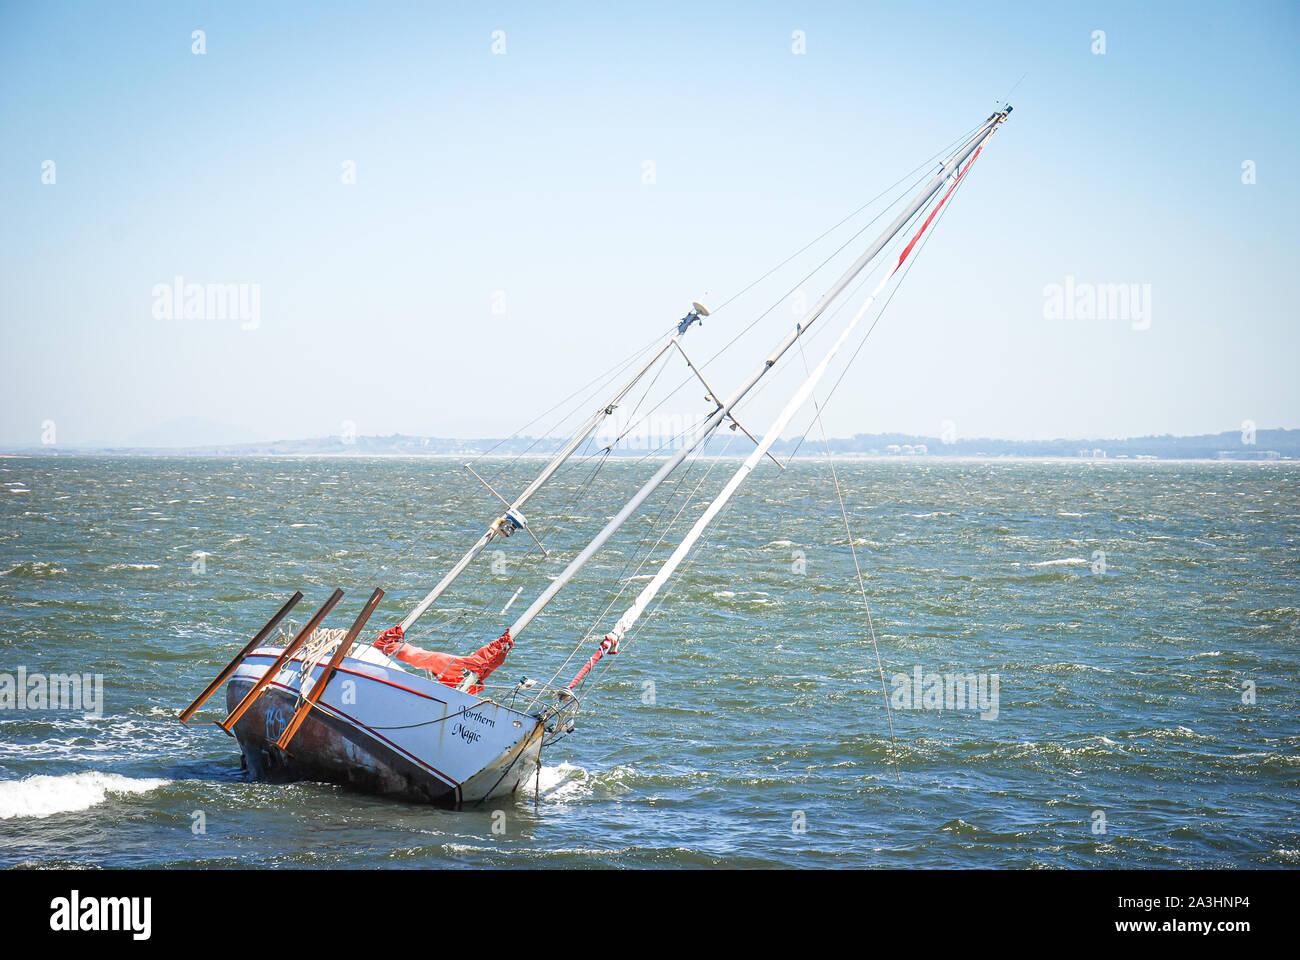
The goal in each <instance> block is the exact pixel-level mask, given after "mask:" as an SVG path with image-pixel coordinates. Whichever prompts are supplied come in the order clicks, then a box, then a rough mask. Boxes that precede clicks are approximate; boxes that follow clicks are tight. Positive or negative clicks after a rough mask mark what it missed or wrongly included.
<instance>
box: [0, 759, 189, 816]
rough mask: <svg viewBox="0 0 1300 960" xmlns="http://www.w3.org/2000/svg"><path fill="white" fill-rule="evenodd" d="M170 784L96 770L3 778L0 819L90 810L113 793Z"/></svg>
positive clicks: (142, 790)
mask: <svg viewBox="0 0 1300 960" xmlns="http://www.w3.org/2000/svg"><path fill="white" fill-rule="evenodd" d="M169 783H171V781H170V780H147V779H138V780H137V779H132V778H131V777H123V776H120V775H119V774H116V773H100V772H99V771H97V770H91V771H89V772H87V773H68V774H64V775H63V776H61V777H45V776H36V777H26V778H25V779H23V780H0V820H11V819H13V818H15V817H37V818H40V817H52V816H54V815H55V814H56V813H71V812H73V811H76V810H89V809H90V808H91V807H94V806H97V805H99V804H101V803H103V802H104V801H105V800H106V799H108V795H109V794H110V793H119V794H121V793H147V792H148V791H150V790H155V789H157V788H158V787H165V786H166V785H167V784H169Z"/></svg>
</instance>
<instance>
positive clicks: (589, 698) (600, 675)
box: [552, 176, 967, 778]
mask: <svg viewBox="0 0 1300 960" xmlns="http://www.w3.org/2000/svg"><path fill="white" fill-rule="evenodd" d="M965 179H967V177H965V176H963V177H962V178H961V180H965ZM961 186H962V184H961V181H958V183H957V189H956V190H954V191H953V194H952V200H953V202H952V203H949V204H947V205H946V206H945V207H944V208H943V209H942V210H940V211H939V216H938V218H937V219H936V221H935V223H934V229H933V230H931V231H927V233H926V235H925V236H924V237H923V238H922V241H921V244H920V246H919V247H918V249H917V250H916V255H915V256H914V257H913V258H912V259H911V261H910V262H909V263H908V265H907V266H906V267H905V268H904V270H903V274H902V276H901V277H900V278H899V280H898V283H896V284H894V285H893V287H892V289H891V291H890V294H889V296H888V297H887V298H886V299H885V302H884V303H883V304H882V305H881V308H880V310H879V312H878V313H877V315H876V317H875V318H874V320H873V321H872V323H871V326H870V327H869V328H868V329H867V332H866V333H865V334H864V335H863V338H862V340H861V342H859V344H858V346H857V348H856V349H855V350H854V352H853V354H852V356H851V357H850V358H849V360H848V363H846V364H845V367H844V370H843V371H841V373H840V376H839V378H838V379H837V380H836V381H835V384H834V386H833V387H832V389H831V391H830V393H828V394H827V398H826V402H829V400H830V397H831V396H832V395H833V394H834V392H835V390H836V388H838V386H839V384H840V383H841V382H842V381H843V379H844V377H845V376H846V375H847V373H848V370H849V368H850V367H851V366H852V365H853V362H854V361H855V360H856V359H857V357H858V355H859V354H860V353H861V351H862V348H863V346H864V345H865V343H866V340H867V338H868V337H870V335H871V333H872V331H873V330H875V328H876V326H877V325H878V324H879V323H880V320H881V319H882V318H883V317H884V314H885V312H886V310H888V308H889V305H890V304H891V303H892V302H893V299H894V296H895V295H896V294H897V292H898V290H899V289H901V287H902V284H903V281H905V280H906V279H907V275H908V274H909V273H911V271H912V268H913V267H914V266H915V265H916V263H917V262H918V261H919V260H920V258H921V255H922V253H923V252H924V250H925V248H926V246H928V245H929V241H930V238H931V237H933V236H934V235H935V233H937V232H938V227H939V223H940V222H942V220H943V218H944V216H946V215H947V213H948V210H950V209H951V208H952V206H954V205H955V200H956V195H957V194H958V193H960V192H961ZM939 202H941V201H940V200H939V199H938V197H937V195H936V197H935V198H933V199H932V201H931V203H930V204H928V205H927V207H928V208H930V209H933V207H934V205H935V204H936V203H939ZM921 212H923V211H918V213H921ZM917 219H919V217H918V218H917ZM903 239H905V238H903ZM901 242H902V241H901V240H900V241H899V243H898V244H895V247H894V249H895V250H896V249H897V247H898V245H901ZM881 262H889V258H882V261H881ZM863 283H865V279H864V280H863V281H861V282H859V283H858V284H857V287H856V288H855V290H854V293H856V292H857V291H858V290H860V289H861V286H862V284H863ZM851 300H852V296H850V297H848V298H846V300H845V301H842V302H841V304H840V307H837V309H836V311H835V312H838V309H840V308H841V307H843V305H844V303H846V302H848V301H851ZM832 315H834V314H833V313H832ZM802 339H803V338H802V337H799V338H797V340H796V342H799V343H800V350H801V353H802V349H803V345H802ZM804 365H805V369H806V368H807V357H806V355H805V356H804ZM814 406H815V408H816V410H817V413H816V418H815V422H818V423H821V407H822V406H824V404H821V405H819V404H817V401H816V399H815V398H814ZM812 425H813V422H809V424H808V427H807V428H806V429H805V431H804V436H803V438H802V439H801V440H800V441H799V444H798V445H797V446H796V448H795V452H796V453H797V452H798V449H799V447H801V446H802V444H803V441H804V440H805V439H807V434H808V431H810V430H811V429H812ZM823 436H824V437H825V428H824V424H823ZM826 442H827V449H828V452H829V439H827V441H826ZM793 457H794V454H791V457H790V458H789V459H793ZM715 463H716V459H715ZM831 469H832V475H833V476H834V463H833V461H832V464H831ZM835 486H836V493H837V496H838V498H839V502H840V510H841V516H842V517H843V519H844V523H845V532H846V534H847V536H848V540H849V547H850V551H851V552H852V555H853V562H854V569H855V572H856V574H857V578H858V586H859V590H860V592H861V594H862V600H863V605H864V608H865V609H866V613H867V623H868V628H869V631H870V635H871V642H872V647H873V649H874V650H875V653H876V664H877V669H878V671H879V673H880V680H881V687H882V692H884V693H885V709H886V714H887V716H888V719H889V729H890V745H891V753H892V754H893V757H892V759H893V761H894V775H895V777H896V778H897V777H899V771H898V759H897V756H898V751H897V744H896V741H895V734H894V726H893V713H892V710H891V709H890V705H889V700H888V693H887V689H886V687H885V680H884V664H883V660H882V658H881V657H880V648H879V644H878V642H877V639H876V634H875V627H874V623H873V621H872V618H871V611H870V604H869V602H868V600H867V595H866V587H865V583H864V581H863V577H862V572H861V567H860V565H859V562H858V557H857V550H856V547H855V545H854V543H853V537H852V531H851V529H850V527H849V522H848V515H847V509H846V507H845V503H844V499H843V493H842V491H841V489H840V486H839V482H838V477H836V478H835ZM730 506H731V504H730V503H728V504H727V505H726V506H724V508H723V510H722V511H721V513H720V514H719V517H718V518H715V519H720V517H721V515H722V514H725V513H726V512H727V511H728V509H729V507H730ZM661 539H662V538H661ZM657 546H658V544H656V547H657ZM701 546H702V544H701ZM698 555H699V550H698V549H697V550H695V551H693V552H692V554H691V556H689V557H687V558H686V561H685V563H684V565H683V567H682V568H681V570H680V571H679V577H678V578H675V579H674V581H673V582H671V583H669V585H668V590H667V591H665V592H664V593H663V594H661V595H660V596H659V597H658V598H657V600H656V602H655V604H654V606H653V608H652V609H651V610H650V611H648V615H647V616H645V617H643V618H642V619H641V620H640V621H639V622H638V623H637V624H636V625H634V627H633V630H632V633H631V635H629V636H627V637H625V638H624V642H625V643H629V642H631V641H632V640H633V639H634V638H635V637H636V636H637V635H638V634H639V633H640V631H641V628H642V627H643V626H644V625H645V623H646V621H648V620H650V619H653V617H654V616H655V615H656V614H657V613H658V610H659V608H660V607H661V606H662V605H663V603H664V601H665V600H667V598H668V597H669V596H670V595H671V594H672V592H673V590H674V589H675V588H676V585H677V579H680V576H681V575H684V574H685V573H686V569H687V568H688V567H689V566H691V565H693V564H694V562H695V560H696V558H697V557H698ZM602 616H603V615H602ZM571 658H572V655H570V659H571ZM567 662H568V661H566V663H567ZM604 663H605V661H604V660H603V659H602V661H601V662H600V663H599V664H598V665H597V667H598V669H597V676H594V677H592V682H591V685H590V686H589V687H588V688H587V690H586V697H585V700H586V702H587V703H588V705H590V704H591V703H592V702H593V696H594V693H595V690H596V688H597V687H598V686H599V684H600V681H601V680H603V679H604V676H605V672H606V671H604V670H601V669H599V667H601V666H603V665H604ZM552 682H554V681H552Z"/></svg>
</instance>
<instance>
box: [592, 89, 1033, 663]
mask: <svg viewBox="0 0 1300 960" xmlns="http://www.w3.org/2000/svg"><path fill="white" fill-rule="evenodd" d="M1006 112H1007V113H1010V109H1008V110H1007V111H1006ZM1005 120H1006V114H1002V115H1001V119H1000V120H998V122H997V124H995V125H994V126H993V127H992V129H990V130H988V132H987V133H985V134H984V135H983V139H982V140H981V142H980V144H979V145H978V146H977V147H976V148H975V151H974V153H973V154H972V155H971V158H970V161H969V162H968V163H967V164H966V166H965V167H962V168H961V169H960V171H959V172H958V173H957V175H956V177H955V178H954V179H953V182H952V184H951V185H950V186H949V187H948V191H947V193H945V194H944V195H943V199H942V200H940V201H939V203H938V204H937V205H936V206H935V208H934V209H933V210H931V211H930V215H929V217H927V218H926V220H925V223H923V224H922V225H921V228H920V229H919V230H917V231H916V234H915V236H913V237H912V239H911V241H910V242H909V243H908V244H907V246H906V247H904V248H903V251H902V252H901V253H900V254H899V255H898V260H896V261H895V262H894V264H893V266H891V267H890V268H889V272H888V273H886V274H885V276H884V277H883V278H882V279H881V281H880V283H879V284H878V285H877V286H876V289H875V290H873V291H872V293H871V296H869V297H868V298H867V299H866V301H865V302H864V303H863V304H862V306H861V307H859V308H858V310H857V312H856V313H855V314H854V315H853V319H852V320H851V321H849V324H848V326H846V327H845V328H844V331H843V332H842V333H841V334H840V336H839V339H838V340H836V341H835V343H834V345H833V346H832V347H831V348H830V350H829V351H827V353H826V356H825V357H823V358H822V360H821V362H820V363H819V364H818V365H817V367H816V369H814V370H813V371H812V373H810V374H809V375H808V379H807V380H805V381H804V383H803V385H802V386H800V387H799V389H798V390H797V391H796V392H795V394H794V396H793V397H791V398H790V402H789V403H787V404H786V406H785V408H784V409H783V410H782V411H781V413H780V414H779V415H778V416H777V418H776V420H774V421H773V422H772V425H771V426H770V427H768V429H767V433H765V434H764V435H763V439H762V441H761V442H760V443H759V445H758V446H757V447H756V448H755V449H754V451H753V452H752V453H751V454H750V455H749V456H748V457H746V458H745V461H744V462H743V463H742V464H741V466H740V468H739V469H738V470H737V471H736V472H735V474H734V475H733V476H732V477H731V479H730V480H728V481H727V484H726V486H724V487H723V488H722V491H721V492H720V493H719V494H718V496H717V497H716V498H715V499H714V501H713V502H712V503H710V504H709V505H708V507H707V508H705V510H704V512H703V513H701V514H700V516H699V517H697V518H696V520H695V523H694V525H693V526H692V527H691V529H690V532H688V533H687V534H686V536H685V537H684V538H683V539H682V541H681V543H679V544H678V545H677V549H675V550H674V551H673V552H672V554H671V555H670V556H669V557H668V559H667V560H665V561H664V563H663V565H662V566H661V567H660V568H659V570H658V571H657V572H656V573H655V575H654V576H653V577H652V578H651V579H650V581H649V582H648V583H647V584H646V585H645V586H644V587H643V588H642V589H641V592H640V593H639V594H638V595H637V597H636V599H635V600H634V601H632V605H631V606H630V607H628V608H627V610H625V611H624V612H623V615H622V616H621V617H619V618H618V621H617V622H616V623H615V624H614V627H613V629H612V630H610V632H609V633H608V634H607V635H606V637H605V639H604V641H602V643H601V646H600V649H599V650H598V651H597V652H596V654H595V655H594V656H593V657H592V659H591V660H590V661H588V663H587V664H586V665H585V666H584V667H583V669H582V670H581V671H579V673H578V674H577V676H575V677H574V679H573V682H572V683H571V684H570V688H572V687H574V686H577V684H579V683H580V682H582V678H583V677H584V676H586V674H587V672H588V671H589V670H590V669H591V668H592V667H593V666H595V664H596V662H597V661H599V660H600V658H601V656H603V655H604V654H605V653H606V652H607V651H609V650H611V649H612V650H614V651H615V652H617V650H618V643H619V641H620V640H622V639H623V636H624V635H625V634H626V633H627V631H628V630H629V629H630V628H631V627H632V625H633V624H634V623H636V621H637V619H638V618H639V617H640V616H641V614H642V613H643V612H645V609H646V607H647V606H648V605H649V604H650V602H651V601H652V600H654V598H655V596H656V595H657V594H658V593H659V591H660V589H661V588H662V587H663V585H664V584H665V583H667V582H668V579H669V578H670V577H672V575H673V573H674V572H676V570H677V568H678V566H680V565H681V562H682V561H683V560H684V559H685V558H686V555H687V554H688V553H690V551H691V549H692V548H693V547H694V546H695V543H696V541H698V540H699V538H700V536H701V535H702V534H703V533H704V531H705V529H706V528H707V527H708V526H709V524H710V523H712V522H713V521H714V519H715V518H716V517H717V516H718V514H719V513H720V512H721V511H722V508H723V507H724V506H726V504H727V501H729V500H730V499H731V496H732V494H734V493H735V492H736V490H737V489H739V487H740V485H741V484H742V483H743V482H744V481H745V479H746V478H747V477H748V476H749V474H750V473H751V472H752V471H753V469H754V467H756V466H757V465H758V462H759V461H760V460H761V459H762V458H763V457H764V456H765V455H766V453H767V451H768V450H769V449H770V448H771V446H772V444H773V443H775V442H776V441H777V439H779V438H780V436H781V432H782V431H783V430H785V428H786V427H787V426H788V425H789V423H790V420H791V419H792V418H793V417H794V415H795V414H796V413H798V412H799V410H800V408H802V407H803V405H804V404H805V403H807V402H808V398H809V397H810V396H812V392H813V390H814V389H815V388H816V387H817V383H818V381H820V380H821V378H822V376H823V375H824V374H825V373H826V370H827V368H828V367H829V366H830V363H831V361H832V360H833V359H834V358H835V355H836V354H837V353H839V351H840V348H841V347H843V346H844V344H845V342H847V340H848V339H849V337H850V335H852V333H853V331H854V330H855V329H856V328H857V326H858V323H859V322H860V321H861V320H862V318H863V316H864V315H865V314H866V312H867V310H868V309H869V308H870V307H871V304H872V303H874V302H875V299H876V297H878V296H880V293H881V291H882V290H884V289H885V287H886V286H887V285H888V284H889V281H890V280H892V279H893V278H894V275H895V274H896V273H897V272H898V270H899V268H900V267H902V265H903V261H905V260H906V259H907V257H908V255H909V254H910V253H911V252H912V249H913V248H914V247H915V246H916V242H917V241H918V240H919V239H920V238H921V235H922V234H924V233H925V231H926V230H927V229H928V228H929V227H930V225H931V224H932V223H933V222H934V218H935V216H936V215H937V214H938V213H939V211H940V210H941V209H942V208H943V205H944V204H945V203H947V202H948V198H949V197H951V196H952V193H953V191H954V190H956V189H957V184H958V183H959V182H960V181H961V178H962V177H963V176H965V174H966V171H967V170H969V169H970V166H971V164H973V163H974V162H975V159H976V157H978V156H979V154H980V151H981V150H983V149H984V144H985V143H987V142H988V140H989V138H990V137H992V136H993V134H994V133H995V132H996V131H997V128H998V126H1000V125H1001V123H1002V122H1003V121H1005Z"/></svg>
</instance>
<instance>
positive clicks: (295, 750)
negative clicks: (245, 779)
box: [226, 680, 518, 807]
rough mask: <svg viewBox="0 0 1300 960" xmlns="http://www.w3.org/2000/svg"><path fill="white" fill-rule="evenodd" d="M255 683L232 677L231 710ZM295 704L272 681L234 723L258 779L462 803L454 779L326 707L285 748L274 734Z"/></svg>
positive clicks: (419, 800)
mask: <svg viewBox="0 0 1300 960" xmlns="http://www.w3.org/2000/svg"><path fill="white" fill-rule="evenodd" d="M251 687H252V683H251V682H248V681H240V680H235V681H231V683H230V684H229V685H228V686H227V688H226V703H227V709H229V710H233V709H234V707H235V706H236V705H237V704H238V703H239V701H240V700H241V699H242V698H243V696H244V694H246V693H247V692H248V691H249V689H251ZM296 704H297V698H296V697H294V696H293V695H291V694H289V693H286V692H285V691H283V690H279V689H276V688H274V687H271V688H268V689H267V690H266V691H265V692H264V693H263V694H262V695H261V696H260V697H259V698H258V699H257V700H256V701H255V702H254V703H253V705H252V706H251V707H250V708H249V710H248V712H247V713H245V714H244V716H242V717H241V718H240V719H239V722H238V723H237V724H235V727H234V730H233V731H232V732H233V733H234V735H235V739H236V740H238V741H239V746H240V749H241V750H243V753H244V762H245V764H246V766H247V768H248V771H249V773H250V774H251V775H252V776H253V778H254V779H257V780H266V781H271V782H279V783H284V782H289V781H293V780H315V781H320V782H324V783H338V784H343V785H345V786H348V787H351V788H354V789H357V790H362V791H364V792H366V793H378V794H383V795H386V796H391V797H395V798H399V799H403V800H411V801H414V802H416V803H432V804H436V805H438V806H441V807H456V806H459V805H460V803H461V791H460V789H459V788H458V787H456V786H455V785H454V784H452V783H449V782H447V781H446V780H442V779H440V778H438V777H437V776H435V775H434V774H432V773H430V772H429V771H428V770H426V769H424V768H423V767H421V766H420V765H419V764H417V763H416V762H414V761H413V760H411V759H409V758H408V757H406V756H404V755H403V754H402V753H400V752H399V751H397V750H396V749H394V748H393V747H392V746H390V745H389V744H387V743H385V742H384V741H382V740H380V739H378V738H377V737H375V736H373V735H371V734H369V733H367V732H366V731H365V730H362V729H359V728H358V727H356V726H354V725H352V724H350V723H348V722H346V721H344V720H341V719H339V718H338V717H335V716H334V715H333V714H330V713H328V712H326V711H324V710H319V709H316V710H312V711H311V713H310V714H308V716H307V719H306V720H305V721H304V722H303V725H302V726H301V727H300V728H299V729H298V733H297V734H296V735H295V736H294V739H293V743H291V744H290V745H289V751H290V753H288V754H286V753H285V752H284V751H282V750H280V749H279V748H278V747H277V746H276V745H275V740H276V739H278V737H279V736H280V734H281V733H282V732H283V730H284V728H285V725H286V724H287V723H288V721H289V719H290V718H291V717H292V716H293V711H294V707H295V706H296ZM512 786H513V787H517V786H518V784H517V783H515V784H513V785H512Z"/></svg>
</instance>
